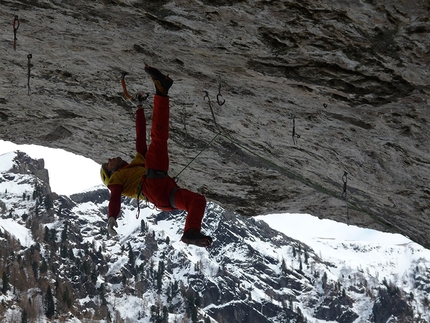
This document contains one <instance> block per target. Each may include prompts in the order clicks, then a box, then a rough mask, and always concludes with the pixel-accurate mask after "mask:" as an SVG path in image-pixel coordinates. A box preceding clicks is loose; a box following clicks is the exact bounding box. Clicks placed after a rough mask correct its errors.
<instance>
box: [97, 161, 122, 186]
mask: <svg viewBox="0 0 430 323" xmlns="http://www.w3.org/2000/svg"><path fill="white" fill-rule="evenodd" d="M123 163H124V161H123V160H122V158H121V157H115V158H109V159H108V162H107V163H104V164H102V167H100V177H101V179H102V182H103V183H104V184H105V185H106V186H108V185H109V181H110V177H111V176H112V174H113V173H114V172H115V171H117V170H118V169H119V168H120V167H121V165H122V164H123Z"/></svg>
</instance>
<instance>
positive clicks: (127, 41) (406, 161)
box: [0, 0, 430, 248]
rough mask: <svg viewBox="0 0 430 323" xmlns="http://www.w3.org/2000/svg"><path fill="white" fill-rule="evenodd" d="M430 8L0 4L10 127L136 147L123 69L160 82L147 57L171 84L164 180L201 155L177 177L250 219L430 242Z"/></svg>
mask: <svg viewBox="0 0 430 323" xmlns="http://www.w3.org/2000/svg"><path fill="white" fill-rule="evenodd" d="M429 11H430V5H429V4H428V3H427V2H425V1H390V0H385V1H383V0H372V1H370V0H369V1H358V0H353V1H331V0H325V1H318V0H313V1H301V2H300V3H298V2H297V1H233V0H232V1H228V0H225V1H209V0H205V1H180V0H177V1H156V2H153V1H151V2H149V3H147V2H143V3H141V2H140V1H120V0H113V1H92V2H85V1H75V2H74V3H73V4H70V5H69V4H66V3H63V2H61V1H51V0H49V1H48V0H47V1H43V2H42V1H31V2H27V1H3V2H2V6H1V8H0V16H1V18H2V21H3V23H2V25H3V29H4V30H10V35H9V34H7V33H3V34H2V36H1V42H2V44H3V47H4V48H5V50H4V51H3V54H2V59H1V61H0V69H1V73H0V83H1V90H0V91H1V92H0V123H1V127H0V133H1V138H2V139H5V140H10V141H13V142H15V143H18V144H23V143H26V144H28V143H32V144H39V145H44V146H48V147H55V148H63V149H66V150H68V151H71V152H74V153H76V154H80V155H83V156H86V157H89V158H92V159H93V160H95V161H97V162H100V163H102V162H103V161H105V160H106V158H108V157H111V156H117V155H120V156H122V157H123V158H130V157H131V156H133V155H134V152H133V149H134V136H135V134H134V124H133V123H134V113H133V110H132V108H131V106H130V104H128V103H126V102H124V100H123V99H122V92H121V86H120V82H119V81H120V75H121V71H123V70H127V71H128V72H129V73H130V77H129V78H128V83H129V91H130V92H131V93H136V92H137V91H140V90H142V91H145V92H152V91H153V85H152V83H151V82H150V80H149V79H148V78H147V76H146V75H144V74H145V73H144V72H143V63H144V62H147V63H149V64H151V65H153V66H156V67H159V68H160V69H161V70H162V71H163V72H165V73H168V74H170V76H171V77H172V78H173V79H174V80H175V83H174V86H173V87H172V89H171V91H170V96H171V140H170V146H169V148H170V152H171V175H172V176H174V175H176V174H178V173H180V172H181V171H182V170H183V169H184V167H186V165H187V164H188V163H189V162H190V161H192V163H191V164H190V165H189V166H187V167H186V169H185V170H184V171H183V172H182V173H181V174H180V176H179V184H180V185H181V186H184V187H187V188H190V189H192V190H197V191H199V192H202V193H204V194H205V195H206V196H207V198H208V199H209V200H211V201H214V202H216V203H219V204H220V205H222V206H223V207H225V208H228V209H231V210H234V211H237V212H239V213H240V214H243V215H250V216H251V215H255V214H266V213H273V212H287V211H288V212H299V211H300V212H309V213H311V214H314V215H318V216H320V217H324V218H332V219H335V220H338V221H342V222H347V221H348V222H349V223H351V224H357V225H361V226H364V227H369V228H376V229H379V230H388V231H392V232H400V233H402V234H404V235H407V236H409V237H410V238H411V239H413V240H414V241H416V242H418V243H420V244H422V245H423V246H426V247H427V248H429V247H430V236H429V235H428V232H429V230H430V207H429V201H430V189H429V185H428V183H429V181H430V170H429V168H430V144H429V142H430V127H429V119H428V118H429V117H428V106H429V103H430V99H429V93H430V89H429V85H428V77H429V68H428V66H429V57H430V56H429V48H430V37H429V32H430V23H429V19H428V17H429ZM15 15H18V16H19V18H20V22H21V24H20V28H19V30H18V31H17V38H18V40H17V42H16V44H15V49H14V47H13V31H12V22H13V17H14V16H15ZM9 21H10V23H8V22H9ZM29 53H31V54H32V58H31V60H29V59H28V56H27V55H28V54H29ZM29 64H30V65H29ZM29 70H30V78H29V79H28V71H29ZM28 80H29V82H28ZM28 85H29V87H28ZM203 91H207V92H206V93H207V96H206V97H205V93H204V92H203ZM27 93H30V94H29V95H28V94H27ZM217 98H218V99H219V102H220V103H223V102H224V101H225V103H224V104H223V105H219V104H218V103H217ZM146 111H147V116H148V123H149V124H150V122H149V121H150V115H151V110H150V108H148V109H147V110H146ZM298 135H300V137H298ZM212 140H213V141H212ZM209 143H210V145H209ZM199 153H201V154H200V155H199V157H198V158H197V159H196V160H193V158H194V157H195V156H196V155H197V154H199ZM345 172H346V173H347V176H346V177H344V178H343V179H344V180H343V179H342V176H343V175H344V173H345ZM345 181H346V183H345ZM344 188H346V190H345V192H346V201H345V200H342V199H341V195H342V193H343V192H344Z"/></svg>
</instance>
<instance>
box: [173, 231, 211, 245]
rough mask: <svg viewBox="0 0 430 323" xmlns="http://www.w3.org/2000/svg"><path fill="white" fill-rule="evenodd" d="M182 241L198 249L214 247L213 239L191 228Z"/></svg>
mask: <svg viewBox="0 0 430 323" xmlns="http://www.w3.org/2000/svg"><path fill="white" fill-rule="evenodd" d="M181 241H182V242H184V243H186V244H192V245H195V246H197V247H206V248H209V247H210V246H211V245H212V238H211V237H209V236H205V235H204V234H202V233H201V232H200V230H199V229H194V228H191V229H189V230H188V231H187V232H185V233H184V235H183V236H182V238H181Z"/></svg>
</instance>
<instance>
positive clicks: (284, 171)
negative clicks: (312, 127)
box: [175, 87, 400, 232]
mask: <svg viewBox="0 0 430 323" xmlns="http://www.w3.org/2000/svg"><path fill="white" fill-rule="evenodd" d="M203 92H204V93H205V97H204V99H206V98H207V99H208V103H209V108H210V110H211V114H212V118H213V121H214V123H215V126H216V127H217V129H218V130H219V132H215V135H214V137H213V138H212V139H211V141H210V142H209V143H208V144H207V145H206V147H204V148H203V149H202V150H201V151H200V152H199V153H198V154H197V155H196V156H195V157H194V158H193V159H192V160H191V161H190V162H189V163H188V164H187V165H186V166H185V167H184V168H183V169H182V170H181V171H180V172H179V173H178V175H177V176H176V177H175V180H177V178H178V177H179V176H180V175H181V173H182V172H183V171H184V170H185V169H187V168H188V167H189V166H190V165H191V163H193V162H194V161H195V160H196V159H197V158H198V157H199V156H200V155H201V154H202V153H203V152H204V151H205V150H206V149H208V148H209V147H210V146H211V145H212V143H213V142H214V141H215V140H216V139H217V138H219V137H223V138H224V139H226V140H228V141H230V142H231V143H232V144H234V145H235V146H236V147H238V148H240V149H242V150H244V151H247V152H248V153H250V154H252V155H253V156H255V157H257V158H259V159H260V160H262V161H264V162H265V163H266V164H268V165H270V166H272V167H273V168H275V169H276V170H278V171H279V172H280V173H281V174H286V175H287V176H289V177H291V178H293V179H295V180H298V181H299V182H301V183H303V184H305V185H307V186H309V187H311V188H312V189H314V190H316V191H319V192H321V193H323V194H326V195H329V196H332V197H334V198H336V199H342V200H344V201H345V203H346V206H347V217H348V222H349V207H351V208H352V209H354V210H356V211H358V212H361V213H364V214H366V215H368V216H369V217H370V218H371V219H373V220H374V221H375V222H377V223H379V224H381V225H383V226H385V227H386V228H388V229H391V230H394V231H398V232H400V230H399V229H398V228H396V227H395V226H394V225H392V224H391V223H388V222H386V221H384V220H382V219H380V218H378V217H377V216H376V215H374V214H372V213H371V212H369V211H367V210H365V209H363V208H362V207H360V206H359V205H358V204H356V203H353V202H351V201H348V200H347V199H346V197H347V196H346V194H347V181H348V178H347V175H348V174H347V172H345V173H344V175H343V177H342V179H343V182H344V186H343V187H344V189H343V193H342V195H341V196H339V194H337V193H335V192H333V191H332V190H329V189H327V188H325V187H323V186H321V185H319V184H316V183H313V182H312V181H310V180H309V179H305V178H304V177H303V176H301V175H298V174H296V173H295V172H293V171H291V170H288V169H286V168H285V167H282V166H279V165H277V164H276V163H274V162H272V161H271V160H269V159H267V158H265V157H263V156H260V155H258V154H256V153H255V152H254V151H252V150H251V149H249V148H247V147H245V146H244V145H243V144H241V143H239V142H238V141H236V140H235V139H233V138H232V137H231V136H229V135H227V134H225V133H224V132H223V131H222V129H221V127H220V126H219V125H218V123H217V122H216V118H215V113H214V111H213V108H212V104H211V101H210V97H209V93H208V91H203ZM218 96H221V87H219V92H218ZM221 97H222V96H221ZM217 98H218V97H217ZM217 101H218V100H217ZM224 103H225V100H224V101H222V104H224ZM218 104H220V102H219V101H218ZM220 105H221V104H220ZM294 137H296V138H300V135H297V134H296V132H295V117H293V138H294Z"/></svg>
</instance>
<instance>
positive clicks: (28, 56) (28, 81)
mask: <svg viewBox="0 0 430 323" xmlns="http://www.w3.org/2000/svg"><path fill="white" fill-rule="evenodd" d="M32 58H33V55H31V54H28V55H27V59H28V63H27V68H28V75H27V76H28V80H27V87H28V95H30V90H31V89H30V76H31V75H30V71H31V67H32V66H33V65H32V64H31V59H32Z"/></svg>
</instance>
